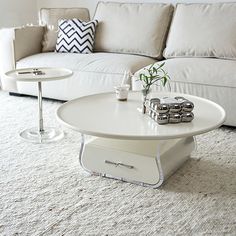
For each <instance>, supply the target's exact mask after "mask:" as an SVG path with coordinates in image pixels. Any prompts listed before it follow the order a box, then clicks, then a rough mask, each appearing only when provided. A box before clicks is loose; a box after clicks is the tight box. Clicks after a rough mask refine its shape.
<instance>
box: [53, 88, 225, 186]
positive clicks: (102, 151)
mask: <svg viewBox="0 0 236 236" xmlns="http://www.w3.org/2000/svg"><path fill="white" fill-rule="evenodd" d="M152 96H154V97H165V96H168V97H175V96H183V97H185V98H187V99H189V100H190V101H192V102H193V103H194V105H195V107H194V111H193V112H194V115H195V118H194V120H193V121H192V122H190V123H179V124H167V125H158V124H157V123H156V122H155V121H153V120H152V119H151V118H150V117H149V116H147V115H146V114H142V113H140V112H138V111H137V108H138V107H140V106H141V103H142V102H141V94H140V93H139V92H130V93H129V98H128V101H127V102H120V101H117V100H116V98H115V94H113V93H106V94H98V95H91V96H86V97H82V98H78V99H75V100H72V101H69V102H67V103H65V104H63V105H62V106H60V107H59V109H58V110H57V117H58V120H59V122H60V123H62V124H63V125H65V126H66V127H68V128H71V129H73V130H76V131H78V132H80V133H81V134H82V145H81V152H80V164H81V165H82V166H83V167H84V169H86V170H88V171H90V172H92V173H98V174H100V175H102V176H106V177H112V178H117V179H121V180H124V181H129V182H134V183H142V184H143V185H149V186H152V187H158V186H160V185H161V184H162V183H163V181H164V180H165V179H166V178H167V177H168V176H170V175H171V174H172V173H173V172H174V171H175V170H176V169H178V168H179V167H180V166H181V165H182V164H183V163H184V162H185V161H186V160H187V159H188V158H189V156H190V153H191V152H192V151H193V149H194V146H195V145H194V138H193V136H195V135H198V134H202V133H205V132H208V131H210V130H213V129H215V128H217V127H219V126H221V125H222V124H223V122H224V120H225V111H224V109H223V108H222V107H220V106H219V105H218V104H216V103H214V102H211V101H209V100H206V99H203V98H200V97H196V96H191V95H187V94H177V93H158V94H153V95H152ZM85 134H86V135H92V136H93V137H94V138H93V139H90V140H88V141H86V140H85V138H84V135H85Z"/></svg>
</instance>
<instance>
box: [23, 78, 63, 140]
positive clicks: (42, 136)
mask: <svg viewBox="0 0 236 236" xmlns="http://www.w3.org/2000/svg"><path fill="white" fill-rule="evenodd" d="M38 116H39V120H38V122H39V123H38V127H35V128H30V129H26V130H24V131H22V132H21V133H20V137H21V138H23V139H24V140H26V141H29V142H32V143H51V142H56V141H58V140H60V139H62V138H63V137H64V132H63V131H62V130H60V129H56V128H51V127H48V128H45V127H44V125H43V105H42V84H41V82H40V81H39V82H38Z"/></svg>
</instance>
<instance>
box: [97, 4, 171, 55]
mask: <svg viewBox="0 0 236 236" xmlns="http://www.w3.org/2000/svg"><path fill="white" fill-rule="evenodd" d="M173 9H174V8H173V6H172V5H170V4H159V3H114V2H113V3H112V2H99V3H98V6H97V9H96V12H95V15H94V19H97V20H98V22H99V24H98V27H97V31H96V37H95V51H103V52H115V53H116V52H117V53H128V54H138V55H144V56H150V57H154V58H162V51H163V49H164V47H165V41H166V35H167V32H168V29H169V24H170V21H171V18H172V13H173Z"/></svg>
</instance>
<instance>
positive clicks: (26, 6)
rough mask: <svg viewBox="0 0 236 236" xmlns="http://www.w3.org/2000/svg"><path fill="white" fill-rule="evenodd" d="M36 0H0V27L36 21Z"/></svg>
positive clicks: (34, 22)
mask: <svg viewBox="0 0 236 236" xmlns="http://www.w3.org/2000/svg"><path fill="white" fill-rule="evenodd" d="M37 17H38V16H37V0H0V28H2V27H12V26H21V25H25V24H27V23H33V24H36V23H37Z"/></svg>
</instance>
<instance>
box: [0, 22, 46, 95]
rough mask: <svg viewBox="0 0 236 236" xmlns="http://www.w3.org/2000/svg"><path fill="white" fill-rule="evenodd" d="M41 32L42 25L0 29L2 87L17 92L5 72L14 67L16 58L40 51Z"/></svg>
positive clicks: (14, 84)
mask: <svg viewBox="0 0 236 236" xmlns="http://www.w3.org/2000/svg"><path fill="white" fill-rule="evenodd" d="M43 33H44V27H43V26H26V27H20V28H7V29H1V30H0V76H1V83H2V89H4V90H7V91H10V92H17V86H16V82H14V81H11V80H10V79H7V78H6V76H5V72H7V71H9V70H13V69H15V67H16V62H17V61H18V60H20V59H22V58H24V57H27V56H30V55H33V54H36V53H40V52H41V50H42V45H41V42H42V39H43Z"/></svg>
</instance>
